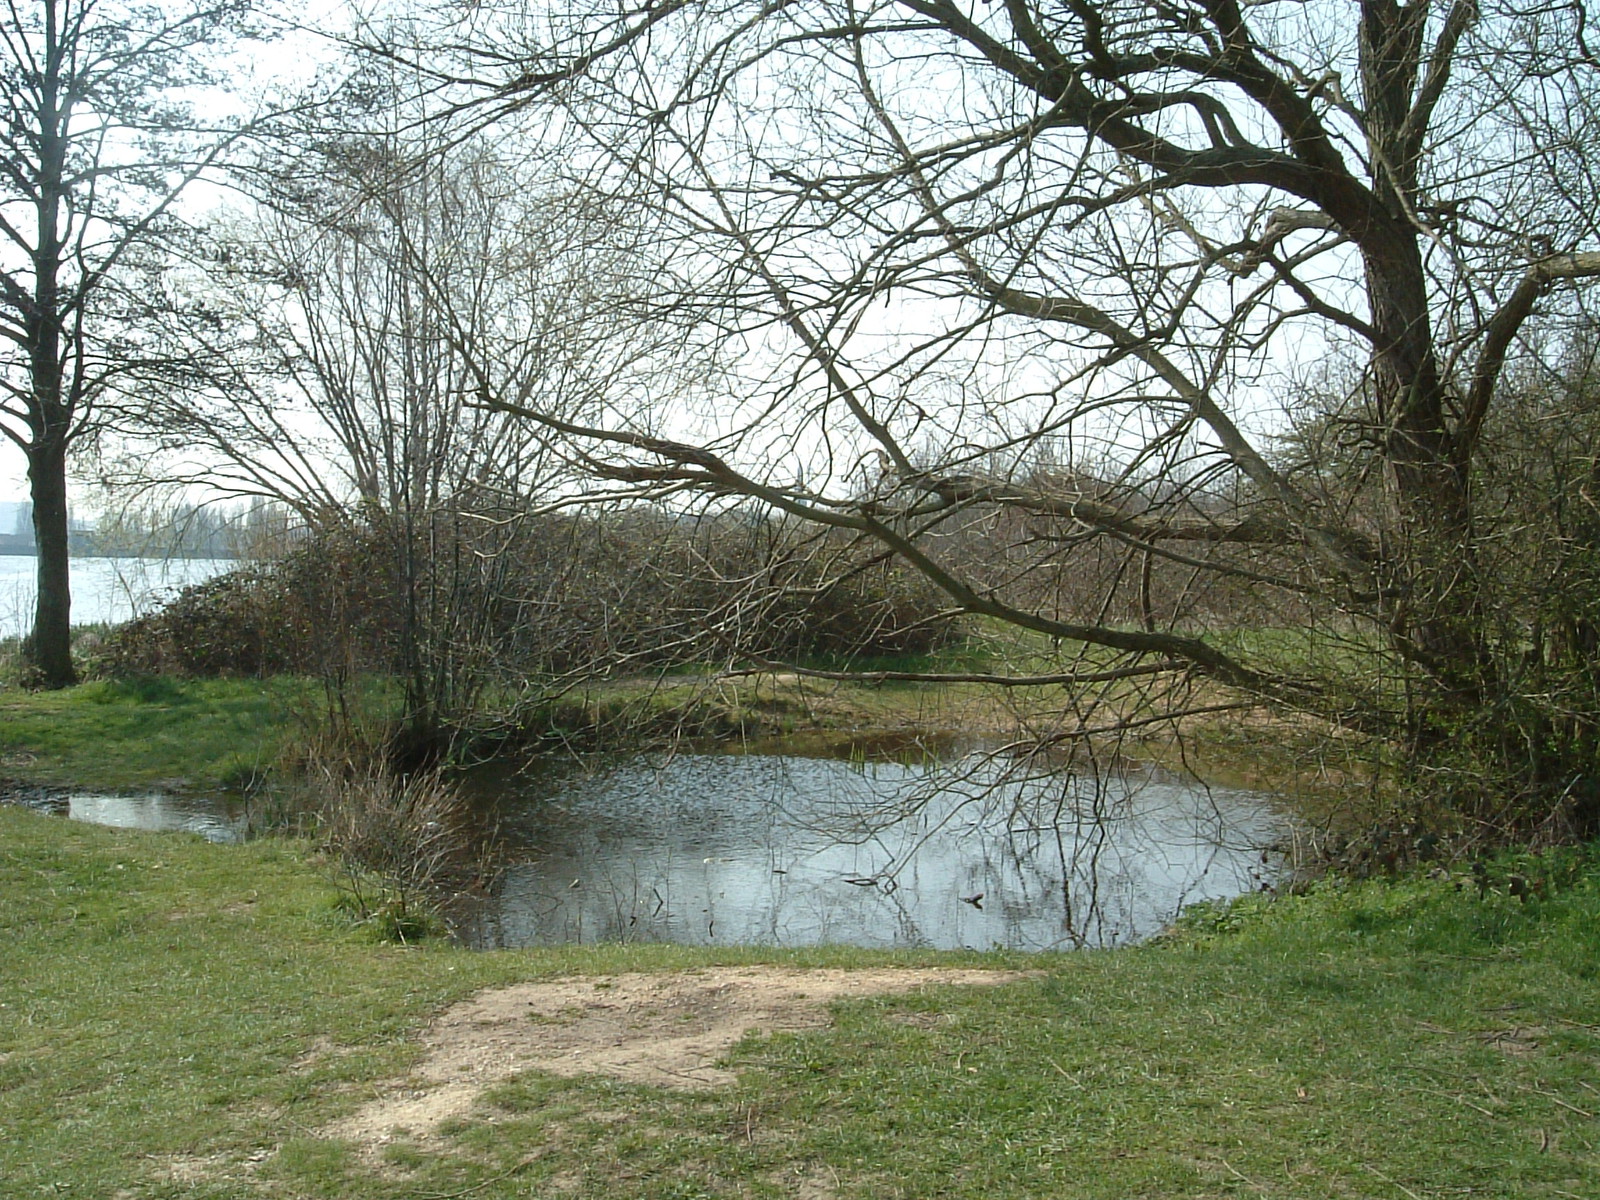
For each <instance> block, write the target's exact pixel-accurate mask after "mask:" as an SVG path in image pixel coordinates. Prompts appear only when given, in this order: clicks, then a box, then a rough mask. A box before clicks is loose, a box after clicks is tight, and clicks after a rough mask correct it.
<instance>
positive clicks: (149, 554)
mask: <svg viewBox="0 0 1600 1200" xmlns="http://www.w3.org/2000/svg"><path fill="white" fill-rule="evenodd" d="M69 556H70V557H72V558H156V559H212V560H221V559H235V558H238V555H236V554H208V553H206V552H204V551H184V550H180V551H160V550H155V549H153V548H152V549H147V550H100V549H89V550H79V549H74V550H71V551H69ZM37 557H38V555H36V554H35V553H34V548H33V547H32V546H7V545H5V544H4V540H3V539H0V558H37Z"/></svg>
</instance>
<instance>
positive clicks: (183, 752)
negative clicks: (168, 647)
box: [0, 678, 321, 791]
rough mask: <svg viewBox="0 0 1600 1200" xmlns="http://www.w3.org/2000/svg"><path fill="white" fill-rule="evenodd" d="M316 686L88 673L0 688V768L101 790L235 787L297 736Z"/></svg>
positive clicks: (267, 766)
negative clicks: (77, 678) (47, 687)
mask: <svg viewBox="0 0 1600 1200" xmlns="http://www.w3.org/2000/svg"><path fill="white" fill-rule="evenodd" d="M320 702H321V689H320V688H319V687H317V685H316V684H314V683H312V682H310V681H307V680H300V679H291V678H280V679H266V680H261V679H164V678H155V679H136V680H97V681H95V682H93V683H85V684H82V685H80V686H78V687H74V688H66V689H63V690H61V691H55V692H25V691H20V690H18V689H15V688H12V689H8V690H5V691H0V776H12V777H16V778H20V779H26V780H28V781H30V782H34V783H42V784H57V785H65V784H72V785H75V786H81V787H86V788H93V789H104V790H108V791H116V790H122V791H126V790H129V789H134V788H139V787H149V786H162V787H166V788H169V789H178V790H183V789H188V788H216V787H225V786H237V785H238V784H241V783H243V782H245V781H247V780H249V779H250V778H252V777H254V776H257V775H259V774H260V773H262V772H264V771H268V770H271V769H272V767H273V766H274V765H275V764H276V763H277V761H278V759H279V756H280V754H281V752H282V750H283V747H284V745H285V743H286V741H288V739H291V738H294V737H296V736H299V735H301V734H303V732H304V730H305V729H306V728H307V719H308V718H309V717H310V716H311V715H312V714H314V713H315V712H316V710H317V706H318V704H319V703H320Z"/></svg>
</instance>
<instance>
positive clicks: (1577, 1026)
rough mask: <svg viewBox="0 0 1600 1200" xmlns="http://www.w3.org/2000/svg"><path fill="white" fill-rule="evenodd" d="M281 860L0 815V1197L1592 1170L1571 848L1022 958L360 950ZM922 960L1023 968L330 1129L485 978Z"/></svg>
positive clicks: (1533, 1190)
mask: <svg viewBox="0 0 1600 1200" xmlns="http://www.w3.org/2000/svg"><path fill="white" fill-rule="evenodd" d="M305 853H306V852H305V850H304V849H303V848H301V847H297V846H289V845H283V844H277V843H257V844H253V845H249V846H244V847H216V846H211V845H208V844H205V843H202V842H199V841H196V840H191V839H189V838H185V837H181V836H174V835H151V834H133V833H128V832H123V831H115V830H106V829H99V828H94V827H89V826H83V825H77V824H69V823H67V822H65V821H61V820H59V819H51V818H45V817H40V816H36V815H33V814H29V813H25V812H20V811H15V810H5V809H0V939H3V944H4V945H5V946H6V948H7V953H6V956H5V960H4V963H3V965H0V1179H3V1180H4V1181H6V1186H5V1189H4V1190H5V1194H7V1195H8V1196H19V1197H22V1196H43V1195H50V1196H83V1197H95V1198H97V1200H98V1198H103V1197H110V1196H119V1197H124V1198H126V1200H154V1198H169V1197H170V1198H175V1197H180V1196H181V1197H197V1198H209V1200H224V1198H230V1200H231V1198H237V1200H247V1198H249V1200H254V1198H257V1197H273V1198H280V1197H281V1198H301V1197H304V1198H307V1200H310V1198H313V1197H315V1198H317V1200H333V1198H342V1197H350V1198H353V1200H355V1198H359V1200H366V1198H368V1197H370V1198H373V1200H377V1198H379V1197H382V1198H384V1200H389V1198H391V1197H400V1196H404V1197H433V1198H436V1200H441V1198H443V1197H446V1196H450V1197H461V1196H467V1195H471V1196H474V1197H484V1198H485V1200H498V1198H503V1197H513V1196H540V1197H544V1196H569V1195H570V1196H580V1197H640V1198H641V1200H642V1198H646V1197H648V1198H650V1200H658V1198H662V1197H679V1198H688V1197H735V1196H740V1197H743V1196H748V1197H780V1196H807V1197H811V1198H812V1200H820V1198H823V1197H873V1198H875V1200H876V1198H880V1197H896V1196H904V1197H920V1196H929V1197H932V1196H938V1197H959V1198H965V1197H971V1198H974V1200H976V1198H979V1197H981V1198H982V1200H1004V1198H1006V1197H1044V1196H1050V1197H1057V1196H1060V1197H1106V1198H1108V1200H1109V1198H1113V1197H1115V1198H1118V1200H1122V1198H1125V1197H1180V1196H1181V1197H1202V1196H1204V1197H1210V1196H1228V1195H1244V1196H1248V1195H1265V1196H1283V1197H1307V1198H1313V1197H1314V1198H1316V1200H1324V1198H1326V1197H1329V1196H1361V1197H1374V1198H1377V1197H1395V1198H1397V1200H1402V1198H1406V1197H1411V1198H1417V1197H1430V1198H1431V1197H1445V1196H1459V1195H1468V1194H1470V1195H1473V1196H1479V1197H1484V1196H1490V1197H1498V1196H1504V1197H1545V1196H1549V1197H1585V1198H1587V1197H1591V1196H1593V1195H1595V1194H1596V1193H1597V1187H1600V1121H1597V1119H1596V1116H1595V1114H1596V1113H1597V1112H1600V1090H1597V1089H1600V935H1597V934H1596V932H1595V931H1596V929H1600V866H1597V860H1596V858H1595V857H1594V856H1593V855H1591V856H1589V857H1588V858H1582V857H1580V856H1576V855H1574V856H1571V857H1569V858H1567V859H1565V860H1546V861H1544V862H1542V863H1535V864H1530V865H1504V864H1501V865H1497V866H1495V867H1494V868H1493V869H1492V870H1491V871H1490V872H1489V874H1488V875H1486V876H1485V877H1484V878H1483V879H1482V880H1481V881H1474V880H1473V879H1472V878H1471V877H1470V876H1469V877H1467V878H1466V879H1465V880H1456V881H1450V880H1442V879H1441V880H1429V879H1417V880H1412V881H1407V882H1402V883H1400V884H1398V885H1382V886H1379V885H1369V886H1362V887H1358V888H1352V889H1349V890H1331V889H1330V890H1328V891H1326V892H1323V893H1319V894H1315V895H1312V896H1309V897H1305V898H1299V899H1295V900H1292V901H1284V902H1279V903H1276V904H1267V903H1265V902H1263V901H1258V900H1257V901H1249V902H1246V903H1245V904H1243V905H1241V906H1236V907H1234V908H1232V909H1229V910H1226V911H1225V912H1216V913H1206V914H1201V915H1200V916H1198V917H1196V918H1195V919H1194V920H1193V921H1191V922H1190V924H1189V927H1188V929H1187V931H1186V933H1185V934H1184V935H1183V936H1182V937H1181V938H1178V939H1175V940H1173V941H1170V942H1168V943H1166V944H1162V945H1157V946H1150V947H1144V948H1140V949H1135V950H1129V951H1114V952H1097V953H1085V954H1078V955H1072V956H1060V957H1051V958H1043V959H1022V958H1020V957H1019V956H970V955H968V956H906V955H902V956H889V955H882V954H869V953H865V952H857V951H814V952H804V953H795V954H783V953H776V952H755V951H741V950H737V949H730V950H723V951H714V950H688V949H674V948H667V947H642V948H640V947H634V948H628V947H612V948H598V949H583V948H573V949H565V950H551V951H539V952H517V953H495V954H473V953H469V952H465V951H459V950H455V949H451V948H449V947H446V946H440V945H435V946H428V947H425V948H420V949H415V948H414V949H405V948H397V947H387V946H379V945H374V944H371V943H370V942H368V941H365V940H363V936H362V934H361V932H360V931H359V930H357V929H355V928H353V927H351V926H350V925H349V924H348V923H347V922H346V921H345V920H344V919H343V918H342V917H341V916H340V914H339V912H338V910H337V908H336V906H334V904H333V903H332V900H333V893H332V890H331V888H330V886H329V885H328V884H327V882H326V880H325V877H324V875H323V873H322V872H321V871H320V870H319V868H318V867H317V866H316V865H315V864H314V863H312V862H309V861H308V860H307V859H306V858H305V857H304V855H305ZM1514 875H1515V877H1516V878H1515V879H1514V878H1513V876H1514ZM1458 885H1459V886H1458ZM1480 885H1481V886H1482V887H1483V890H1482V893H1481V894H1480ZM1513 891H1520V892H1525V893H1528V894H1529V898H1528V899H1526V900H1522V899H1518V898H1516V897H1515V896H1514V895H1512V892H1513ZM1540 893H1542V894H1540ZM935 960H936V961H939V962H946V963H948V962H954V961H961V962H968V963H971V962H980V963H984V964H992V965H1007V966H1016V965H1018V964H1019V963H1022V964H1023V965H1027V966H1032V967H1037V968H1040V969H1041V974H1039V975H1038V976H1036V977H1032V978H1029V979H1026V980H1024V981H1022V982H1018V983H1013V984H1008V985H1005V986H1001V987H995V988H981V989H967V990H963V989H958V988H943V989H941V988H933V989H928V990H924V991H919V992H914V993H908V994H903V995H894V996H883V997H877V998H867V999H861V1000H856V1001H851V1002H849V1003H845V1004H841V1005H839V1006H837V1007H836V1009H835V1021H834V1024H833V1025H832V1027H831V1028H827V1029H817V1030H808V1031H803V1032H791V1033H778V1034H773V1035H770V1036H764V1035H754V1036H751V1037H748V1038H747V1039H746V1040H745V1041H744V1042H743V1043H741V1044H740V1045H739V1046H738V1047H736V1048H735V1049H734V1050H733V1051H732V1053H731V1055H730V1057H729V1063H730V1065H731V1066H732V1067H733V1068H734V1069H735V1070H736V1071H737V1073H738V1081H737V1083H735V1084H732V1085H729V1086H726V1087H721V1088H716V1089H712V1090H709V1091H701V1092H678V1091H669V1090H666V1089H662V1088H656V1087H648V1086H643V1085H636V1084H624V1083H620V1082H615V1081H610V1080H606V1079H601V1078H582V1077H580V1078H569V1079H563V1078H557V1077H554V1076H549V1075H544V1074H539V1073H529V1074H525V1075H523V1076H520V1077H516V1078H513V1079H511V1080H510V1081H508V1082H505V1083H502V1084H501V1085H499V1086H498V1087H496V1088H495V1089H493V1090H491V1091H490V1092H488V1093H487V1094H486V1095H484V1096H482V1097H480V1098H479V1099H478V1101H477V1102H476V1105H475V1107H473V1108H472V1109H471V1110H470V1112H469V1114H468V1116H467V1117H466V1118H464V1119H461V1120H457V1121H454V1122H452V1123H450V1124H448V1125H446V1126H445V1127H443V1129H441V1130H440V1131H439V1133H438V1134H437V1135H435V1136H432V1137H430V1138H414V1139H413V1138H406V1137H404V1136H401V1137H398V1138H396V1139H394V1140H393V1141H391V1142H389V1143H388V1144H386V1145H385V1146H384V1147H383V1148H382V1149H381V1151H380V1152H379V1154H378V1157H377V1158H376V1160H373V1159H370V1158H363V1157H362V1156H361V1154H360V1153H359V1150H358V1147H357V1146H355V1145H353V1144H352V1143H350V1142H347V1141H344V1140H341V1139H339V1138H334V1137H330V1136H327V1135H325V1134H322V1133H319V1132H318V1131H319V1130H321V1129H323V1128H324V1127H325V1126H326V1125H327V1123H328V1122H330V1121H331V1120H333V1119H336V1118H338V1117H340V1116H343V1115H346V1114H348V1113H350V1112H351V1111H353V1110H354V1109H356V1108H357V1107H358V1106H359V1105H360V1104H361V1103H362V1102H363V1101H364V1100H365V1099H367V1098H369V1097H370V1096H372V1095H373V1094H375V1093H376V1092H377V1091H379V1090H381V1089H382V1088H383V1087H384V1086H385V1085H386V1084H388V1083H392V1082H393V1081H394V1080H395V1079H396V1078H397V1077H401V1076H403V1075H404V1074H405V1073H406V1071H407V1070H408V1069H409V1068H410V1067H412V1066H413V1065H414V1064H415V1062H416V1059H417V1054H418V1049H417V1046H418V1043H417V1037H418V1035H419V1032H420V1031H421V1030H422V1029H423V1028H424V1026H425V1025H426V1023H427V1022H428V1021H429V1019H430V1018H431V1017H432V1016H434V1015H435V1014H436V1013H438V1012H439V1011H440V1010H441V1009H442V1008H443V1007H444V1006H446V1005H447V1004H449V1003H450V1002H452V1001H454V1000H457V999H460V998H462V997H464V996H466V995H468V994H469V993H472V992H474V991H476V990H478V989H481V988H483V987H487V986H491V985H497V984H503V983H508V982H511V981H513V980H522V979H531V978H539V977H548V976H554V975H562V974H569V973H578V974H593V973H605V972H616V971H622V970H646V971H655V970H671V969H684V968H695V967H704V966H707V965H709V964H712V963H721V962H751V961H774V962H785V963H791V964H811V965H833V966H840V965H856V966H866V965H882V964H884V963H886V962H902V963H904V962H927V961H935Z"/></svg>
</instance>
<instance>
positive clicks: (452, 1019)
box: [322, 967, 1027, 1147]
mask: <svg viewBox="0 0 1600 1200" xmlns="http://www.w3.org/2000/svg"><path fill="white" fill-rule="evenodd" d="M1026 974H1027V973H1026V972H1020V971H976V970H939V969H923V970H911V969H904V970H892V969H885V970H867V971H845V970H816V971H805V970H794V969H789V968H783V967H717V968H707V969H704V970H697V971H683V972H677V973H674V974H625V975H607V976H594V977H586V978H580V979H555V980H547V981H544V982H539V983H524V984H518V985H516V986H514V987H508V988H499V989H496V990H493V991H488V992H481V993H479V994H478V995H476V996H474V997H472V998H471V999H470V1000H467V1001H464V1002H463V1003H461V1004H458V1005H456V1006H455V1007H454V1008H452V1009H450V1010H448V1011H447V1012H445V1013H443V1014H442V1015H441V1016H440V1017H439V1018H438V1019H437V1020H436V1021H435V1022H434V1023H433V1025H432V1027H431V1028H430V1029H429V1030H428V1032H427V1034H426V1035H425V1036H424V1039H423V1040H424V1042H425V1044H426V1046H427V1055H426V1057H425V1058H424V1060H423V1061H422V1063H421V1065H420V1066H419V1067H418V1068H417V1069H416V1071H415V1072H414V1073H413V1074H412V1076H411V1077H410V1078H408V1079H406V1080H403V1081H401V1083H400V1084H398V1085H397V1086H396V1087H395V1088H394V1089H392V1090H391V1091H390V1092H389V1093H388V1094H386V1095H383V1096H380V1097H379V1098H378V1099H376V1100H374V1101H373V1102H371V1103H369V1104H368V1105H366V1106H365V1107H364V1108H362V1109H361V1110H360V1111H359V1112H357V1113H355V1114H354V1115H353V1116H350V1117H348V1118H346V1119H344V1120H342V1121H339V1122H336V1123H335V1124H333V1125H331V1126H329V1127H327V1128H326V1129H324V1130H323V1131H322V1132H323V1133H324V1134H325V1135H327V1136H329V1137H339V1138H348V1139H351V1140H353V1141H357V1142H361V1143H363V1144H365V1145H367V1146H369V1147H373V1146H378V1145H381V1144H383V1143H385V1142H387V1141H389V1140H390V1139H391V1138H392V1137H393V1136H394V1135H395V1133H397V1132H399V1131H402V1130H403V1131H405V1132H406V1133H408V1134H410V1135H412V1136H416V1137H426V1136H427V1135H428V1134H429V1133H431V1132H432V1131H433V1130H435V1129H437V1128H438V1126H439V1125H440V1124H441V1123H443V1122H444V1121H447V1120H449V1119H451V1118H453V1117H459V1116H463V1115H465V1114H466V1113H467V1112H468V1111H470V1109H471V1108H472V1105H473V1103H474V1102H475V1101H476V1100H477V1098H478V1097H479V1095H481V1094H482V1093H483V1092H484V1091H485V1090H486V1089H487V1088H489V1087H492V1086H493V1085H494V1084H496V1083H499V1082H501V1081H502V1080H505V1079H508V1078H510V1077H511V1076H513V1075H516V1074H518V1073H520V1072H522V1071H530V1070H536V1071H548V1072H550V1073H552V1074H556V1075H565V1076H576V1075H605V1076H610V1077H611V1078H614V1079H621V1080H626V1081H628V1082H631V1083H645V1084H654V1085H657V1086H660V1087H672V1088H714V1087H720V1086H722V1085H725V1084H728V1083H731V1082H733V1080H734V1075H733V1073H732V1072H731V1071H727V1070H725V1069H723V1068H721V1067H718V1066H716V1061H717V1059H718V1058H720V1057H721V1056H722V1055H724V1054H725V1053H727V1051H728V1049H729V1048H730V1047H732V1046H733V1045H734V1043H735V1042H737V1041H738V1040H739V1039H740V1038H742V1037H743V1036H744V1035H745V1034H746V1033H749V1032H750V1031H752V1030H755V1031H758V1032H761V1033H772V1032H776V1031H779V1030H795V1029H814V1028H818V1027H820V1026H824V1025H826V1024H827V1023H828V1014H827V1010H826V1005H827V1004H828V1003H829V1002H830V1001H833V1000H837V999H841V998H847V997H854V996H868V995H877V994H882V993H887V992H907V991H914V990H916V989H917V988H922V987H928V986H933V985H946V984H957V985H968V986H971V985H982V984H997V983H1009V982H1012V981H1014V980H1017V979H1020V978H1023V977H1024V976H1025V975H1026Z"/></svg>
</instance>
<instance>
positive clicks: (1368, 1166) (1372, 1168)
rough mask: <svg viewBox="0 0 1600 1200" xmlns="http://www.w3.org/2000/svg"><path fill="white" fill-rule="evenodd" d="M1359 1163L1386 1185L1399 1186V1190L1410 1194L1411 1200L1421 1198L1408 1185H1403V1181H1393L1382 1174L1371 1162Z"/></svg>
mask: <svg viewBox="0 0 1600 1200" xmlns="http://www.w3.org/2000/svg"><path fill="white" fill-rule="evenodd" d="M1361 1165H1362V1166H1363V1167H1365V1168H1366V1169H1367V1170H1369V1171H1371V1172H1372V1173H1373V1174H1374V1175H1376V1176H1377V1177H1378V1178H1379V1179H1381V1180H1383V1181H1384V1182H1385V1183H1387V1184H1388V1185H1389V1186H1390V1187H1396V1188H1399V1189H1400V1190H1401V1191H1402V1192H1404V1193H1405V1194H1406V1195H1408V1196H1410V1197H1411V1200H1422V1197H1421V1196H1419V1195H1417V1194H1416V1193H1415V1192H1413V1191H1412V1190H1411V1189H1410V1188H1408V1187H1407V1186H1406V1185H1405V1184H1403V1183H1399V1182H1396V1181H1395V1180H1393V1179H1390V1178H1389V1177H1388V1176H1387V1175H1385V1174H1384V1173H1383V1172H1382V1171H1380V1170H1378V1168H1377V1167H1375V1166H1373V1165H1372V1164H1371V1163H1362V1164H1361Z"/></svg>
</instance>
